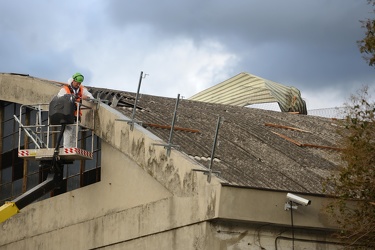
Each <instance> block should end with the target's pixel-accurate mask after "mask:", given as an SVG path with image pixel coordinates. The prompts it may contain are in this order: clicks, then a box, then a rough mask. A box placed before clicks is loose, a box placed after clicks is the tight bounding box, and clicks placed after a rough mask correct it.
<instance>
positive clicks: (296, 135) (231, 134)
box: [87, 87, 340, 194]
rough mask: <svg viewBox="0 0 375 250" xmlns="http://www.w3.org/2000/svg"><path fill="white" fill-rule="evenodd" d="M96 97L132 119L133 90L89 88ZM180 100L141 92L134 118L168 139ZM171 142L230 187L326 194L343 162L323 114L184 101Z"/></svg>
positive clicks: (331, 126)
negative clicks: (328, 181) (329, 179)
mask: <svg viewBox="0 0 375 250" xmlns="http://www.w3.org/2000/svg"><path fill="white" fill-rule="evenodd" d="M87 88H88V89H89V90H90V92H92V93H93V95H94V97H96V98H100V99H102V100H103V99H105V100H107V101H108V104H109V105H111V106H112V107H113V108H115V109H117V110H118V111H120V112H121V113H123V114H124V115H126V116H127V117H129V118H131V117H132V114H133V107H134V103H135V97H136V94H135V93H131V92H123V91H115V90H109V89H104V88H93V87H87ZM175 107H176V98H166V97H158V96H151V95H144V94H141V95H140V96H139V100H138V102H137V109H136V112H135V117H134V118H135V119H136V120H138V121H141V122H142V126H143V127H145V128H146V129H148V130H149V131H151V132H152V133H154V134H155V135H157V136H158V137H159V138H161V139H162V140H164V141H165V142H166V143H167V142H168V141H169V137H170V127H171V124H172V120H173V116H174V111H175ZM176 115H177V119H176V121H175V124H174V127H175V130H174V132H173V137H172V141H171V143H172V144H173V145H178V146H179V148H178V150H180V151H181V152H184V153H185V154H187V155H189V156H190V157H191V158H193V159H195V160H196V161H198V162H199V163H201V164H202V165H203V166H205V167H207V168H208V167H209V165H210V157H211V152H212V149H213V145H214V138H215V134H216V125H217V121H218V117H221V121H222V123H221V125H220V128H219V130H218V137H217V146H216V150H215V155H214V161H213V164H212V166H211V169H212V170H213V171H220V175H219V177H220V178H221V179H222V180H223V181H224V182H226V183H227V184H228V185H235V186H241V187H251V188H261V189H272V190H286V191H291V192H304V193H315V194H323V191H322V190H323V186H322V185H323V184H322V183H323V181H324V179H325V178H326V177H328V176H329V175H330V174H331V173H332V171H334V170H335V169H336V167H337V166H338V165H339V164H340V157H339V145H337V141H338V139H339V136H338V134H337V133H336V129H337V124H336V121H334V120H332V119H328V118H323V117H315V116H307V115H297V114H291V113H283V112H276V111H269V110H260V109H253V108H247V107H240V106H234V105H228V104H215V103H208V102H200V101H192V100H186V99H181V100H179V103H178V109H177V111H176Z"/></svg>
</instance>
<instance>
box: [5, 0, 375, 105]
mask: <svg viewBox="0 0 375 250" xmlns="http://www.w3.org/2000/svg"><path fill="white" fill-rule="evenodd" d="M0 3H1V8H0V31H1V36H0V72H17V73H25V74H30V75H32V76H35V77H40V78H47V79H51V80H57V81H64V82H65V81H66V80H67V79H68V78H69V77H71V75H73V74H74V73H75V72H81V73H82V74H84V75H85V76H86V79H85V82H84V84H86V85H89V86H95V87H105V88H111V89H118V90H124V91H133V92H136V91H137V86H138V80H139V75H140V72H141V71H143V72H144V73H145V74H148V75H147V77H146V78H145V79H144V80H143V81H142V87H141V93H146V94H153V95H159V96H166V97H176V96H177V94H181V95H182V96H184V97H186V98H187V97H190V96H192V95H194V94H196V93H197V92H199V91H202V90H204V89H206V88H208V87H211V86H213V85H215V84H218V83H220V82H221V81H224V80H226V79H228V78H230V77H232V76H234V75H237V74H238V73H240V72H248V73H250V74H254V75H257V76H259V77H262V78H265V79H268V80H272V81H275V82H278V83H281V84H284V85H287V86H294V87H296V88H298V89H299V90H300V91H301V94H302V97H303V98H304V99H305V100H306V102H307V105H308V109H317V108H329V107H336V106H342V104H343V102H345V100H347V98H348V97H349V95H350V94H352V93H354V92H355V91H356V90H358V89H359V88H361V86H362V85H369V86H371V87H375V80H374V68H372V67H370V66H368V65H367V63H366V62H365V60H364V59H363V58H362V55H361V54H360V52H359V50H358V46H357V41H358V40H360V39H361V38H363V36H364V29H362V28H361V24H360V22H359V21H360V20H364V19H366V18H368V17H370V18H374V15H373V12H372V7H371V6H369V5H367V1H366V0H315V1H301V0H283V1H280V0H268V1H255V0H231V1H227V0H226V1H224V0H215V1H214V0H206V1H201V0H189V1H181V0H159V1H151V0H148V1H146V0H137V1H129V0H106V1H99V0H90V1H86V0H81V1H47V0H33V1H21V0H0Z"/></svg>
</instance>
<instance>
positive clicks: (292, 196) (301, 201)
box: [286, 193, 311, 206]
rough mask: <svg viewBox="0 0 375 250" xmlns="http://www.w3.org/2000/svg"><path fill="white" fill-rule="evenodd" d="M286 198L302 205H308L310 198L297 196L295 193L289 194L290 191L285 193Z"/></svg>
mask: <svg viewBox="0 0 375 250" xmlns="http://www.w3.org/2000/svg"><path fill="white" fill-rule="evenodd" d="M286 198H288V200H290V201H292V202H294V203H297V204H299V205H303V206H308V205H310V204H311V200H308V199H305V198H302V197H299V196H297V195H295V194H291V193H288V194H287V195H286Z"/></svg>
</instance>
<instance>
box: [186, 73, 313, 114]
mask: <svg viewBox="0 0 375 250" xmlns="http://www.w3.org/2000/svg"><path fill="white" fill-rule="evenodd" d="M189 99H190V100H194V101H201V102H212V103H220V104H228V105H236V106H241V107H244V106H248V105H251V104H258V103H270V102H277V103H278V104H279V107H280V110H281V111H283V112H291V111H293V112H299V113H301V114H307V109H306V103H305V101H304V100H303V99H302V97H301V93H300V91H299V90H298V89H297V88H295V87H288V86H284V85H282V84H279V83H276V82H273V81H270V80H266V79H263V78H261V77H258V76H255V75H251V74H249V73H240V74H238V75H236V76H234V77H232V78H230V79H228V80H226V81H224V82H222V83H219V84H217V85H215V86H213V87H211V88H208V89H206V90H203V91H201V92H199V93H197V94H195V95H193V96H192V97H190V98H189Z"/></svg>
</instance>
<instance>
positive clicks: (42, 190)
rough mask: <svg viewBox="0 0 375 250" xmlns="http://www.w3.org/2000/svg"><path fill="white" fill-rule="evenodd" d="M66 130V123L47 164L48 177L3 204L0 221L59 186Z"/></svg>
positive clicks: (61, 179)
mask: <svg viewBox="0 0 375 250" xmlns="http://www.w3.org/2000/svg"><path fill="white" fill-rule="evenodd" d="M64 130H65V124H63V125H62V128H61V131H60V134H59V137H58V140H57V145H56V148H55V150H54V154H53V158H52V160H51V161H49V162H48V163H47V164H49V165H50V173H49V174H48V176H47V179H46V180H45V181H43V182H42V183H40V184H39V185H37V186H35V187H34V188H32V189H30V190H29V191H27V192H25V193H23V194H22V195H20V196H19V197H17V198H16V199H14V200H13V201H8V202H6V203H5V204H4V205H3V206H1V207H0V223H2V222H4V221H5V220H7V219H9V218H10V217H12V216H13V215H15V214H17V213H18V212H19V210H20V209H22V208H24V207H26V206H27V205H29V204H31V203H32V202H33V201H35V200H37V199H38V198H40V197H42V196H43V195H44V194H46V193H48V192H50V191H52V190H53V189H55V188H57V187H59V186H60V185H61V183H62V181H63V169H64V165H63V162H62V161H61V160H60V159H59V155H58V154H59V147H60V142H61V139H62V135H63V133H64Z"/></svg>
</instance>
